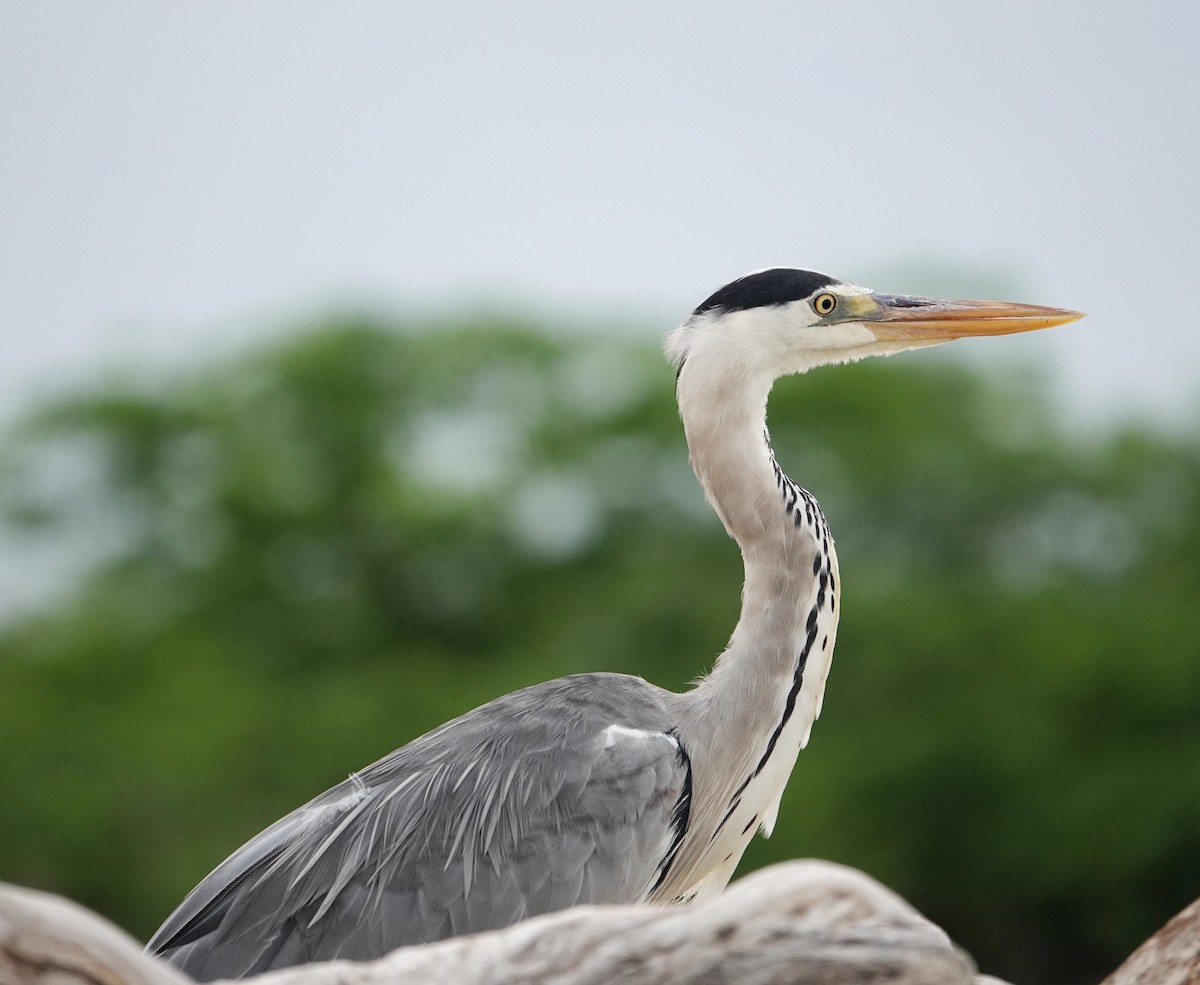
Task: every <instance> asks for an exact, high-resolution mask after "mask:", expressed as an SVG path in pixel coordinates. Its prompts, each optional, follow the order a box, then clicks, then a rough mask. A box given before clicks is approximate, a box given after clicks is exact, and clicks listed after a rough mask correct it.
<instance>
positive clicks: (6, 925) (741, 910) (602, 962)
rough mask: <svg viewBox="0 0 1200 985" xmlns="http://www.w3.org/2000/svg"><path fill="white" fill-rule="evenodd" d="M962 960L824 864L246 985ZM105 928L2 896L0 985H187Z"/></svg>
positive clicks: (780, 971) (818, 984) (821, 975)
mask: <svg viewBox="0 0 1200 985" xmlns="http://www.w3.org/2000/svg"><path fill="white" fill-rule="evenodd" d="M974 980H975V978H974V970H973V968H972V965H971V962H970V960H969V959H968V958H967V957H966V956H965V955H964V954H963V953H962V952H960V951H959V950H957V949H956V948H955V947H954V946H953V945H952V944H951V943H950V941H949V939H948V938H947V937H946V935H945V934H944V933H943V932H942V931H941V930H939V929H938V928H937V927H935V926H934V925H933V924H931V923H929V921H927V920H926V919H925V918H924V917H922V916H921V915H920V914H919V913H917V912H916V911H915V910H914V909H913V908H912V907H911V906H909V905H908V904H907V903H906V902H904V900H902V899H901V898H900V897H899V896H897V895H895V894H894V893H892V892H890V891H889V890H887V889H885V888H883V887H882V886H881V885H879V884H878V883H877V882H875V881H874V880H872V879H870V878H868V877H867V876H865V875H863V874H862V873H860V872H856V871H854V870H852V869H847V868H844V867H841V866H835V865H831V864H829V863H825V862H792V863H788V864H785V865H777V866H773V867H772V868H769V869H765V870H763V871H761V872H758V873H756V874H754V875H752V876H749V877H747V878H746V879H743V880H741V881H739V882H737V883H735V884H734V885H733V886H731V887H730V889H729V890H727V891H726V892H725V893H724V894H722V895H721V896H719V897H717V898H716V899H714V900H713V901H711V902H709V903H706V904H704V905H700V906H692V907H648V906H613V907H578V908H576V909H573V910H567V911H564V912H562V913H556V914H550V915H548V916H545V917H539V918H537V919H534V920H529V921H526V922H525V923H521V924H517V925H516V926H514V927H509V928H507V929H506V930H499V931H494V932H492V933H487V934H478V935H475V936H473V937H462V938H455V939H452V940H448V941H443V942H440V943H437V944H430V945H426V946H423V947H412V948H403V949H401V950H399V951H396V952H394V953H393V954H391V955H389V956H387V957H385V958H382V959H380V960H378V961H374V962H365V963H361V964H359V963H351V962H329V963H327V964H316V965H305V966H302V967H297V968H290V969H285V970H282V971H277V972H272V973H269V974H266V975H261V976H258V977H257V978H254V979H251V981H252V982H253V983H254V985H502V983H503V985H516V983H529V985H715V983H730V985H734V983H736V985H843V983H844V985H849V983H854V985H871V983H884V982H887V983H888V985H970V983H972V982H973V981H974ZM187 981H188V980H187V979H186V978H185V977H184V976H182V975H180V974H179V973H178V972H177V971H175V970H174V969H173V968H170V967H169V966H167V965H166V964H164V963H163V962H161V961H156V960H154V959H151V958H148V957H146V956H145V955H144V954H142V953H141V952H140V949H139V948H138V946H137V945H136V944H135V943H134V942H133V941H132V940H131V939H130V938H129V937H127V936H126V935H125V934H123V933H122V932H121V931H119V930H117V929H116V928H115V927H113V926H112V925H111V924H108V923H107V922H106V921H103V920H101V919H100V918H98V917H96V916H94V915H93V914H90V913H89V912H88V911H86V910H84V909H82V908H81V907H78V906H76V905H74V904H72V903H68V902H66V901H65V900H61V899H58V898H57V897H51V896H46V895H45V894H41V893H33V892H31V891H29V890H19V889H15V888H11V887H0V985H186V983H187Z"/></svg>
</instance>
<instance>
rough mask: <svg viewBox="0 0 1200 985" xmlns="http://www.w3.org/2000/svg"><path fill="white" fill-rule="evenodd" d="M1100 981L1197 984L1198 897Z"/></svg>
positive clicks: (1199, 958)
mask: <svg viewBox="0 0 1200 985" xmlns="http://www.w3.org/2000/svg"><path fill="white" fill-rule="evenodd" d="M1102 985H1200V899H1198V900H1196V901H1195V902H1194V903H1192V905H1191V906H1188V907H1185V908H1184V909H1183V910H1182V911H1180V912H1179V913H1178V914H1176V915H1175V916H1174V917H1172V918H1171V919H1170V920H1168V921H1167V923H1166V925H1165V926H1164V927H1163V928H1162V929H1161V930H1159V931H1158V932H1157V933H1156V934H1154V936H1152V937H1151V938H1150V939H1149V940H1147V941H1146V942H1145V943H1144V944H1142V946H1141V947H1139V948H1138V949H1137V950H1136V951H1134V952H1133V954H1131V955H1130V956H1129V957H1128V958H1127V959H1126V961H1125V963H1124V964H1123V965H1121V967H1120V968H1118V969H1117V970H1116V971H1114V972H1113V973H1112V974H1111V975H1109V976H1108V977H1107V978H1106V979H1104V982H1103V983H1102Z"/></svg>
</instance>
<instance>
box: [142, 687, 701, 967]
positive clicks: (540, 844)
mask: <svg viewBox="0 0 1200 985" xmlns="http://www.w3.org/2000/svg"><path fill="white" fill-rule="evenodd" d="M663 697H664V692H661V691H659V690H658V689H657V688H654V687H652V686H651V685H649V684H647V683H646V682H644V681H641V680H640V679H638V678H629V677H623V676H620V675H612V674H586V675H578V676H576V677H569V678H563V679H561V680H558V681H551V682H549V683H547V684H541V685H537V686H536V687H533V688H527V689H526V690H524V691H517V692H515V693H513V694H510V695H507V696H505V697H504V698H500V699H498V700H497V701H493V702H491V703H489V704H487V705H484V706H482V707H481V708H477V709H476V710H475V711H473V712H470V713H469V714H467V715H464V716H463V717H462V718H459V719H455V720H454V721H453V722H450V723H447V724H446V725H443V726H442V727H441V728H439V729H435V730H434V731H433V732H430V733H428V734H426V735H424V736H422V737H421V738H420V739H417V740H415V741H413V742H412V743H410V744H409V745H407V746H405V747H403V748H402V749H399V750H397V751H396V752H394V753H392V754H391V755H390V756H388V757H386V758H384V759H382V760H380V761H378V762H377V763H375V764H373V765H371V766H369V767H367V768H366V769H365V770H363V771H362V772H361V773H358V774H355V775H354V776H352V777H350V779H348V780H346V781H345V782H343V783H341V784H339V785H338V786H336V787H334V788H332V789H331V790H329V791H327V792H326V793H324V794H322V795H321V796H320V797H317V798H316V799H315V800H313V801H311V802H310V803H308V804H306V805H305V806H304V807H301V808H299V809H298V810H296V811H293V812H292V813H291V814H289V815H288V816H287V817H285V818H283V819H282V820H280V821H279V822H277V823H276V824H275V825H273V826H272V827H270V828H268V829H267V830H266V831H264V832H263V833H262V834H260V835H258V836H257V837H256V838H254V839H253V840H252V841H250V842H249V843H247V844H246V845H245V846H243V847H242V848H241V849H239V850H238V851H237V852H236V853H234V855H232V856H231V857H230V858H229V859H227V860H226V861H225V862H224V863H222V865H220V866H219V867H218V868H217V869H216V870H215V871H214V872H213V873H212V874H211V875H210V876H209V877H208V878H207V879H205V880H204V882H202V883H201V884H200V885H199V886H197V887H196V889H195V890H193V891H192V893H191V894H189V895H188V897H187V898H186V899H185V900H184V901H183V903H182V904H180V906H179V908H178V909H177V910H176V911H175V913H173V914H172V915H171V917H170V918H169V919H168V920H167V922H166V923H165V924H164V925H163V926H162V928H161V929H160V930H159V932H158V933H157V934H156V935H155V937H154V939H153V940H152V941H151V942H150V945H149V947H150V949H151V950H152V951H155V952H156V953H160V954H162V955H163V956H165V957H167V958H168V960H170V961H172V963H174V964H176V965H177V966H178V967H180V968H182V969H183V970H184V971H186V972H188V973H189V974H190V975H192V976H193V977H194V978H197V979H200V980H209V979H213V978H218V977H238V976H243V975H248V974H257V973H259V972H262V971H266V970H268V969H271V968H278V967H285V966H287V965H291V964H297V963H302V962H310V961H318V960H328V959H333V958H339V957H340V958H353V959H365V958H369V957H375V956H379V955H382V954H385V953H387V952H388V951H390V950H392V949H394V948H396V947H399V946H401V945H403V944H412V943H421V942H425V941H431V940H438V939H440V938H443V937H448V936H451V935H457V934H463V933H471V932H475V931H479V930H487V929H493V928H496V927H503V926H507V925H509V924H511V923H513V922H515V921H517V920H520V919H522V918H524V917H526V916H532V915H534V914H538V913H547V912H550V911H553V910H558V909H562V908H564V907H567V906H571V905H573V904H575V903H580V902H596V903H602V902H631V901H634V900H637V899H640V898H641V897H642V896H643V895H644V894H645V892H646V891H647V890H648V888H649V886H650V885H651V884H652V883H653V882H654V881H655V879H656V877H657V876H658V875H659V874H660V869H661V867H662V866H663V865H664V864H666V862H667V861H669V859H668V858H667V857H668V855H669V853H670V851H671V848H672V845H673V844H674V843H675V842H676V839H677V837H678V835H679V833H680V831H679V811H678V808H679V805H680V803H681V800H683V798H684V794H685V791H686V790H687V789H688V782H689V778H690V777H689V766H688V763H687V759H686V756H685V754H684V753H683V750H682V749H680V747H679V744H678V742H677V741H676V740H675V739H674V738H673V737H672V735H670V734H669V730H670V726H671V723H670V722H669V720H668V718H667V715H666V713H665V711H664V708H663ZM612 725H617V726H620V727H618V728H610V727H609V726H612Z"/></svg>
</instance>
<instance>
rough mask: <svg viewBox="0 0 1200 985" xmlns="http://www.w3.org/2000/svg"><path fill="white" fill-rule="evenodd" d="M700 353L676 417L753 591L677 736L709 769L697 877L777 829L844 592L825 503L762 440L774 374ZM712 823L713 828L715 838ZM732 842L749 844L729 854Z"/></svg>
mask: <svg viewBox="0 0 1200 985" xmlns="http://www.w3.org/2000/svg"><path fill="white" fill-rule="evenodd" d="M702 355H703V356H705V357H708V358H695V359H693V358H689V359H688V361H687V362H685V363H684V365H683V367H682V369H681V371H680V375H679V380H678V386H677V389H678V398H679V408H680V415H681V417H682V419H683V423H684V429H685V431H686V434H687V439H688V448H689V451H690V453H691V460H692V467H693V468H694V470H695V472H696V476H697V478H698V479H699V480H700V483H701V485H702V486H703V487H704V492H705V495H706V496H707V498H708V500H709V502H710V503H711V504H712V506H713V508H714V509H715V510H716V512H717V515H718V516H719V517H720V518H721V521H722V523H724V525H725V529H726V530H727V531H728V532H729V534H730V536H732V537H733V538H734V539H735V540H736V541H737V543H738V546H739V547H740V548H741V551H742V559H743V563H744V565H745V585H744V588H743V594H742V612H741V617H740V618H739V620H738V623H737V627H736V628H735V629H734V632H733V636H732V638H731V639H730V641H729V646H728V647H727V649H726V650H725V652H724V653H723V654H721V656H720V657H719V658H718V660H717V663H716V666H715V667H714V669H713V671H712V673H711V674H710V675H709V676H708V677H706V678H705V679H704V680H703V681H701V682H700V683H699V684H698V685H697V687H696V688H695V689H693V690H692V691H690V692H688V693H687V694H685V695H683V696H681V697H682V699H683V701H684V703H685V705H684V706H685V711H686V714H685V715H684V716H683V720H682V724H681V726H680V738H681V740H682V741H683V743H684V745H685V746H686V747H687V748H689V749H691V750H692V751H693V763H694V764H696V763H698V764H700V766H699V767H694V769H695V773H696V775H695V776H694V778H693V783H694V787H695V793H694V797H693V806H694V810H695V816H694V817H693V822H692V824H691V825H689V827H694V828H695V829H696V832H697V835H698V836H702V837H701V840H704V841H705V842H706V844H704V845H689V846H688V849H689V851H687V852H686V854H687V855H689V856H691V857H690V858H688V859H686V860H685V859H683V858H681V860H680V861H681V862H683V861H686V862H689V863H690V864H691V865H692V867H693V869H694V871H695V872H697V873H706V872H707V871H708V870H709V869H710V868H711V866H712V865H714V864H718V865H719V864H720V863H721V862H722V861H723V859H716V860H715V862H714V860H713V859H711V858H708V857H707V855H711V854H712V853H713V852H722V853H723V852H725V851H726V849H729V850H730V853H731V858H732V864H731V865H729V866H728V868H729V872H732V866H733V865H736V862H737V857H740V855H741V851H742V850H743V849H744V847H745V843H746V842H748V841H749V838H750V835H751V834H752V833H753V832H752V830H749V829H747V830H748V831H749V833H746V832H745V831H743V828H744V827H746V826H747V825H749V828H753V826H754V825H755V824H761V825H763V826H764V828H765V829H766V830H768V831H769V829H770V826H771V824H773V821H774V811H775V810H777V808H778V798H779V796H780V795H781V794H782V790H783V785H784V784H785V783H786V781H787V777H788V775H789V774H790V772H791V768H792V765H793V764H794V762H795V757H796V754H797V752H798V751H799V749H800V748H801V746H802V745H803V744H804V743H805V742H806V741H807V739H808V732H809V729H810V728H811V725H812V722H813V720H814V719H815V717H816V715H817V714H818V713H819V711H820V702H821V695H822V692H823V689H824V682H825V676H826V674H827V672H828V661H829V657H830V656H831V655H832V651H833V637H834V633H835V631H836V624H837V610H836V589H837V587H838V586H837V581H838V575H837V561H836V557H835V556H834V554H833V543H832V540H831V539H830V538H829V533H828V529H827V527H826V526H825V520H824V517H823V516H822V515H821V512H820V508H819V507H818V506H817V505H816V501H815V500H814V499H812V497H811V496H809V494H808V493H807V492H805V491H804V490H803V489H801V488H799V487H798V486H797V485H796V484H795V483H793V482H792V481H791V480H790V479H788V478H787V477H786V476H785V475H784V474H783V473H782V471H780V469H779V467H778V465H777V464H776V463H775V459H774V456H773V454H772V452H771V449H770V446H769V444H768V441H767V435H766V404H767V396H768V394H769V392H770V389H771V384H772V382H773V379H772V376H771V375H770V374H769V373H763V372H756V371H754V370H753V369H751V368H748V367H741V368H739V367H737V366H736V365H734V366H732V367H731V366H730V364H729V362H728V361H726V360H717V359H713V358H711V357H710V356H709V354H707V353H706V354H702ZM789 507H790V508H789ZM797 515H799V519H798V520H797ZM801 665H802V672H800V671H799V670H798V668H800V667H801ZM704 764H712V766H710V767H709V769H708V770H705V769H704V768H703V767H704ZM727 814H730V816H729V817H726V815H727ZM726 828H728V829H729V832H730V833H729V834H728V836H727V835H726V831H725V829H726ZM705 831H708V832H715V834H713V835H712V837H713V838H714V839H716V840H715V841H713V842H712V843H711V845H709V844H708V843H707V842H708V836H707V835H705V834H704V832H705ZM718 835H719V836H720V837H717V836H718ZM735 836H736V838H735ZM730 838H734V840H737V839H738V838H740V839H741V840H740V843H739V844H737V845H733V846H732V848H731V846H730V843H729V839H730ZM706 848H707V849H708V852H707V855H706V854H705V849H706ZM725 878H726V879H727V878H728V875H727V874H726V875H725ZM721 885H724V883H723V882H722V883H721ZM718 888H719V887H718Z"/></svg>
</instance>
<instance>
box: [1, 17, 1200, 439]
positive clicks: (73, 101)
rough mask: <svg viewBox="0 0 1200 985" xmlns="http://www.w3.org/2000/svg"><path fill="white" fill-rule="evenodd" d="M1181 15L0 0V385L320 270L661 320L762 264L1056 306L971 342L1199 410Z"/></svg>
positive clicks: (265, 302) (254, 302) (185, 333)
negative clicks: (1076, 319) (1033, 322)
mask: <svg viewBox="0 0 1200 985" xmlns="http://www.w3.org/2000/svg"><path fill="white" fill-rule="evenodd" d="M1198 34H1200V7H1198V6H1197V5H1196V4H1194V3H1187V2H1175V3H1167V2H1158V3H1155V2H1145V0H1141V2H1138V3H1104V2H1094V0H1093V2H1082V0H1081V2H1064V3H1053V2H1050V0H1035V2H1026V0H1015V2H1014V0H1008V2H1005V3H991V4H982V3H972V4H967V3H963V2H961V0H954V2H949V0H947V2H928V0H927V2H910V3H895V2H877V3H853V2H841V3H825V4H816V3H802V2H796V0H792V2H786V3H782V2H781V3H747V2H741V3H736V4H734V3H727V4H713V3H702V2H690V3H685V2H664V3H654V2H645V0H643V2H638V3H623V2H610V3H605V4H572V3H565V2H558V3H551V2H544V3H535V2H519V0H518V2H512V0H508V2H504V3H495V2H487V3H484V2H476V3H453V2H440V3H422V4H416V3H402V2H398V0H387V2H364V0H356V2H353V3H333V2H325V3H316V2H305V0H269V2H268V0H263V2H256V0H203V2H200V0H191V2H186V0H176V2H164V0H145V2H134V0H127V2H121V0H106V2H103V3H99V2H95V0H77V2H53V0H29V2H14V0H0V123H2V129H0V135H2V136H0V333H2V334H0V409H2V410H5V411H10V410H11V409H12V408H13V407H15V406H16V405H17V404H18V403H20V402H21V401H23V400H24V399H27V398H28V396H29V395H30V394H33V393H35V392H39V391H42V390H44V389H46V388H48V387H49V388H55V387H61V386H62V385H64V384H66V383H69V382H70V381H73V380H78V379H81V378H86V377H87V376H88V375H90V374H94V373H95V372H97V368H98V367H101V366H113V365H120V364H122V363H123V362H126V361H128V360H131V359H132V360H134V361H136V362H137V363H138V364H139V365H154V364H155V363H157V362H159V361H162V360H167V359H169V360H171V361H173V362H175V363H178V362H180V361H184V360H186V361H189V362H190V361H194V360H196V359H202V358H204V356H205V355H206V354H212V353H215V352H218V351H223V350H226V349H228V348H229V346H231V345H235V344H239V343H240V342H242V341H243V340H245V339H247V338H253V337H254V336H255V335H256V334H259V333H262V332H265V331H267V330H270V329H272V328H278V327H279V326H281V325H286V324H287V321H288V319H289V318H291V317H293V316H308V315H310V314H311V313H312V312H313V311H314V310H322V309H328V308H331V307H337V306H341V305H349V306H362V305H368V306H371V307H382V308H384V309H385V310H389V309H390V310H398V311H405V310H410V311H411V310H420V309H428V308H429V307H431V306H432V307H435V308H441V307H445V308H449V309H453V308H454V307H456V306H460V305H462V306H469V307H471V308H473V309H478V308H479V307H480V306H481V305H483V304H486V303H488V302H491V301H500V302H503V303H504V304H505V306H506V307H507V308H508V309H509V310H513V309H517V310H528V311H533V312H538V313H550V314H551V315H552V316H553V317H558V318H561V319H562V320H564V321H567V320H570V319H571V318H574V317H576V316H582V317H584V318H586V319H588V320H589V321H592V322H595V321H598V320H599V321H603V320H604V319H605V318H606V317H607V316H608V314H609V313H614V314H615V315H617V316H618V317H619V318H621V320H623V321H626V322H628V321H631V320H632V321H639V322H640V323H644V324H645V326H646V330H647V332H654V333H655V334H662V333H665V332H666V331H667V330H668V329H670V328H671V327H672V325H673V324H674V323H675V322H676V321H678V320H679V319H680V318H681V317H683V316H684V315H685V314H686V313H687V311H688V310H690V309H691V308H692V307H693V306H694V305H695V304H696V303H698V302H699V301H700V300H701V299H703V298H704V297H705V296H707V295H708V294H709V293H710V292H711V291H712V290H713V289H714V288H716V287H718V286H719V285H720V284H722V283H723V282H725V281H728V280H730V279H732V278H733V277H735V276H737V275H739V274H741V273H744V272H745V271H747V270H750V269H753V268H757V267H762V266H768V265H773V264H786V265H796V266H807V267H813V268H815V269H820V270H825V271H827V272H829V273H832V274H835V275H837V276H839V277H843V278H845V279H849V280H855V281H859V282H863V283H866V284H868V285H869V286H872V287H876V288H879V289H881V290H887V291H892V292H897V293H899V292H905V291H923V290H928V291H935V290H939V289H943V290H953V289H962V288H963V286H964V284H965V286H966V288H967V289H974V290H976V291H977V292H978V293H995V292H994V291H993V290H992V288H993V287H1001V288H1011V291H1016V292H1019V296H1017V297H1012V298H1010V299H1011V300H1020V301H1031V302H1036V303H1044V304H1051V305H1059V306H1063V307H1071V308H1079V309H1083V310H1085V311H1088V312H1090V317H1089V318H1088V319H1087V320H1086V321H1084V322H1082V323H1080V324H1078V325H1075V326H1069V327H1067V328H1062V329H1058V330H1056V331H1055V332H1051V333H1045V334H1038V335H1034V336H1030V337H1022V338H1013V339H1003V340H986V341H983V340H977V341H975V342H972V343H963V345H970V346H971V347H972V351H971V353H970V356H971V357H972V358H975V359H979V360H983V361H987V360H991V359H995V360H997V361H1000V362H1006V361H1008V360H1011V359H1014V358H1015V359H1023V360H1026V361H1031V362H1032V361H1047V362H1049V363H1050V364H1051V365H1052V367H1053V368H1054V370H1055V372H1056V373H1057V374H1058V380H1059V386H1060V388H1061V390H1062V393H1063V406H1064V409H1066V410H1068V411H1070V412H1079V413H1082V414H1094V413H1097V412H1098V413H1100V414H1101V415H1102V416H1111V415H1115V414H1120V413H1123V412H1126V411H1128V410H1133V411H1136V412H1141V413H1150V414H1155V415H1158V416H1177V415H1179V414H1181V413H1182V412H1183V411H1185V410H1186V411H1190V412H1192V413H1196V412H1197V411H1200V303H1198V298H1197V296H1196V291H1197V287H1196V282H1197V275H1198V272H1200V246H1198V242H1200V237H1198V236H1197V224H1198V222H1200V56H1198V55H1197V53H1196V37H1197V36H1198ZM923 265H928V266H929V268H930V270H931V271H932V272H931V273H929V274H926V275H923V276H921V275H918V273H917V271H918V270H920V268H921V267H922V266H923ZM1011 291H1010V293H1011ZM906 358H919V357H906ZM1198 419H1200V418H1198Z"/></svg>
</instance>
